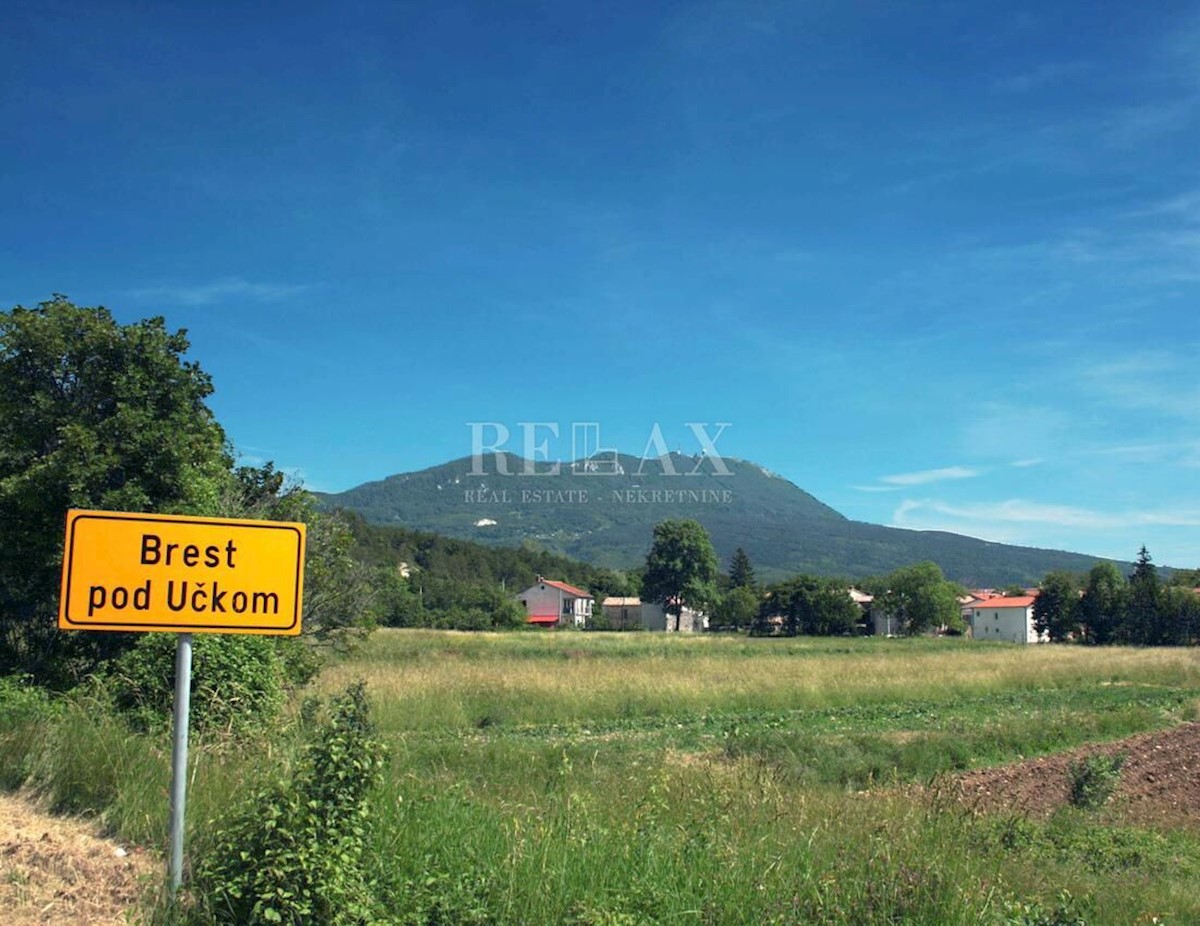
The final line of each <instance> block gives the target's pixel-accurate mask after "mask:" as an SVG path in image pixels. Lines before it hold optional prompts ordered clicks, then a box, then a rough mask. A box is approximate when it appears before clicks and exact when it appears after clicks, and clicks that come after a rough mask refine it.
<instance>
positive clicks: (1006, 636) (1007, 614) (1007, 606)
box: [971, 595, 1045, 643]
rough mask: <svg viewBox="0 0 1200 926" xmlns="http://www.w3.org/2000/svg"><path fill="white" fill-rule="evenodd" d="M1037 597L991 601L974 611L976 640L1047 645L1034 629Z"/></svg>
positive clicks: (1028, 596)
mask: <svg viewBox="0 0 1200 926" xmlns="http://www.w3.org/2000/svg"><path fill="white" fill-rule="evenodd" d="M1035 600H1036V597H1035V596H1034V595H1021V596H1020V597H1013V598H989V599H987V600H986V601H980V602H978V603H977V604H976V605H975V606H974V607H973V608H972V609H971V635H972V636H973V637H974V638H975V639H976V640H1003V641H1005V642H1007V643H1043V642H1045V640H1044V638H1041V637H1039V636H1038V633H1037V631H1036V630H1034V628H1033V602H1034V601H1035Z"/></svg>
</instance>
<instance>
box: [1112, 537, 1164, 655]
mask: <svg viewBox="0 0 1200 926" xmlns="http://www.w3.org/2000/svg"><path fill="white" fill-rule="evenodd" d="M1162 615H1163V593H1162V583H1161V582H1160V581H1159V578H1158V568H1157V567H1156V566H1155V565H1154V562H1153V560H1152V559H1151V556H1150V551H1149V550H1147V549H1146V548H1145V547H1144V546H1143V547H1142V548H1141V550H1139V551H1138V558H1137V561H1136V562H1135V563H1134V566H1133V574H1132V575H1131V576H1130V577H1129V597H1128V599H1127V601H1126V606H1125V619H1124V621H1122V624H1121V634H1120V639H1121V641H1122V642H1124V643H1139V644H1143V645H1145V644H1151V645H1153V644H1157V643H1162V642H1163V639H1162V638H1163V637H1164V634H1163V632H1162Z"/></svg>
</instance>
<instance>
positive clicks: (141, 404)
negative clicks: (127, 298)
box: [0, 296, 231, 684]
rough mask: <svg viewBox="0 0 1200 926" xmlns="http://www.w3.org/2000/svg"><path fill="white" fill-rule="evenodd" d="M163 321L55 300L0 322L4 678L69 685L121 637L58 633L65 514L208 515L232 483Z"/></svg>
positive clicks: (197, 386) (181, 340)
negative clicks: (119, 317) (124, 318)
mask: <svg viewBox="0 0 1200 926" xmlns="http://www.w3.org/2000/svg"><path fill="white" fill-rule="evenodd" d="M187 349H188V340H187V335H186V332H184V331H176V332H171V331H168V330H167V328H166V326H165V324H164V321H163V319H161V318H150V319H146V320H144V321H140V322H136V323H134V324H130V325H122V324H119V323H117V321H116V320H115V319H114V318H113V317H112V315H111V314H110V313H109V312H108V311H107V310H106V309H104V308H86V307H81V306H75V305H73V304H72V303H71V302H70V301H68V300H67V299H66V298H65V297H63V296H55V297H54V298H53V299H51V300H49V301H48V302H43V303H41V304H40V305H38V306H37V307H36V308H25V307H22V306H17V307H16V308H14V309H12V310H11V311H8V312H4V313H2V314H0V525H3V543H0V673H5V672H11V671H27V672H30V673H32V674H34V675H35V676H37V677H39V678H40V679H41V680H43V681H46V682H50V683H55V684H70V683H71V682H72V681H75V680H76V678H77V677H78V675H79V674H80V673H83V672H87V671H89V670H90V668H91V667H92V666H93V665H95V662H96V660H97V658H102V657H104V656H106V655H111V654H112V653H115V652H116V651H119V650H121V649H123V648H124V647H125V646H127V645H128V639H127V638H126V637H125V635H121V634H65V633H60V632H59V631H57V630H56V629H55V626H54V611H55V603H56V598H57V593H58V584H59V572H60V569H61V561H62V546H63V534H64V527H63V525H64V517H65V513H66V510H67V509H68V508H98V509H119V510H127V511H146V512H174V513H182V514H200V513H211V512H212V511H213V510H214V509H215V508H216V507H217V506H218V504H219V500H220V498H221V496H222V493H223V492H224V491H225V490H226V488H227V485H228V480H229V468H230V464H231V460H230V457H229V454H228V452H227V449H226V441H225V435H224V433H223V432H222V430H221V428H220V426H219V425H218V424H217V422H216V420H215V418H214V417H213V415H212V412H211V411H210V410H209V408H208V406H207V405H206V404H205V399H206V398H208V396H209V395H210V394H211V393H212V382H211V380H210V379H209V377H208V374H206V373H204V372H203V371H202V370H201V369H200V367H199V366H198V365H197V364H195V363H192V362H189V361H187V360H185V359H184V354H185V353H186V351H187Z"/></svg>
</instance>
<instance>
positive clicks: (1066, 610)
mask: <svg viewBox="0 0 1200 926" xmlns="http://www.w3.org/2000/svg"><path fill="white" fill-rule="evenodd" d="M1078 602H1079V587H1078V585H1077V584H1076V582H1075V577H1074V576H1073V575H1071V574H1070V573H1069V572H1062V571H1057V572H1050V573H1047V574H1046V577H1045V578H1044V579H1042V584H1041V588H1040V589H1039V591H1038V596H1037V598H1035V599H1034V602H1033V626H1034V628H1035V629H1036V630H1037V632H1038V633H1039V634H1045V635H1046V636H1047V638H1049V639H1050V640H1051V641H1052V642H1061V641H1063V640H1066V639H1067V638H1068V637H1069V636H1070V635H1071V634H1072V633H1073V632H1074V630H1075V627H1076V618H1077V616H1078V615H1077V608H1078Z"/></svg>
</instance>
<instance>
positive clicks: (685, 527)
mask: <svg viewBox="0 0 1200 926" xmlns="http://www.w3.org/2000/svg"><path fill="white" fill-rule="evenodd" d="M718 568H719V566H718V563H717V554H716V551H715V550H713V545H712V540H711V539H710V538H709V536H708V531H706V530H705V529H704V527H703V526H702V525H701V524H700V523H699V522H697V521H693V520H690V519H688V520H673V521H663V522H662V523H661V524H659V525H658V526H657V527H655V528H654V543H653V545H652V546H651V547H650V552H649V554H648V555H647V556H646V574H645V576H644V577H643V579H642V597H643V598H646V599H647V600H649V601H654V602H658V603H659V604H661V605H662V606H663V608H664V609H665V610H666V612H667V613H668V614H671V615H673V616H674V618H675V629H676V630H678V629H679V620H680V615H681V614H682V613H683V609H684V608H685V607H689V608H696V609H698V608H703V607H705V606H706V605H708V604H709V603H710V602H711V601H712V600H713V598H714V596H715V582H716V578H717V570H718Z"/></svg>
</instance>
